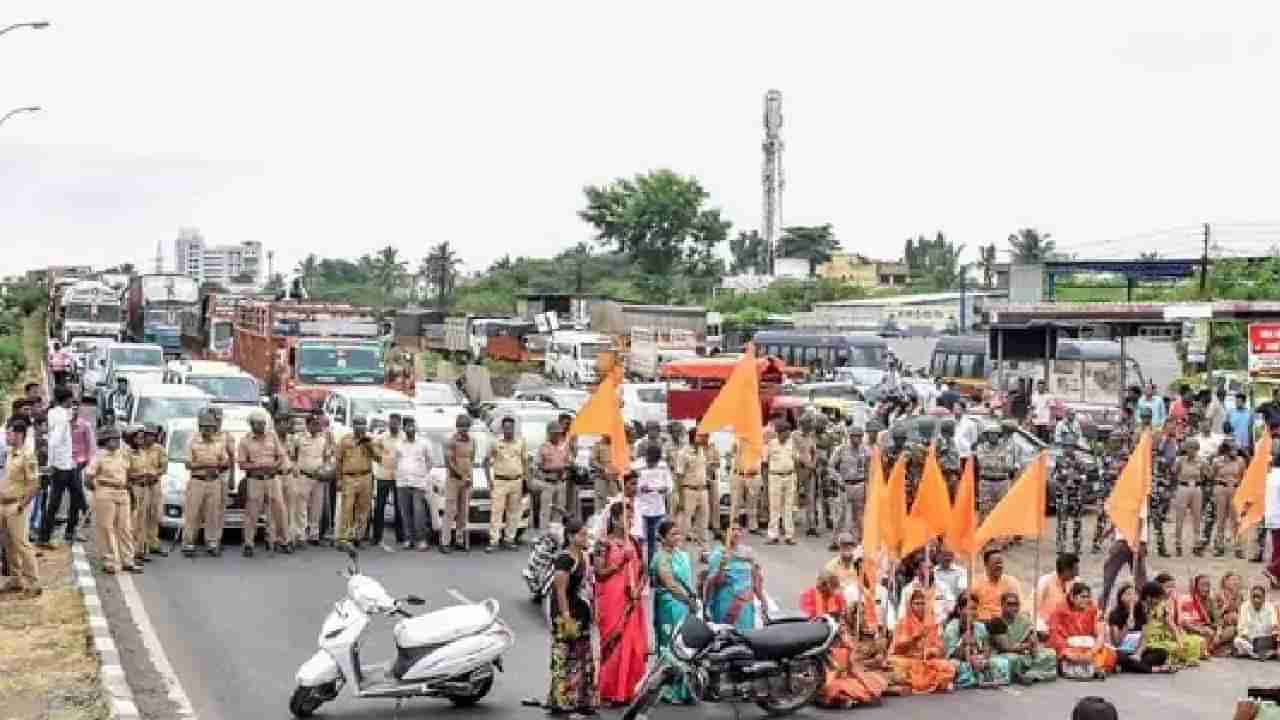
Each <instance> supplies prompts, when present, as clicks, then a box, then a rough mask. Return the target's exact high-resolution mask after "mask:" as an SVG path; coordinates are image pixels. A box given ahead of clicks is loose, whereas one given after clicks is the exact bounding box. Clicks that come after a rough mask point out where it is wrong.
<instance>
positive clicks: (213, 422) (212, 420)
mask: <svg viewBox="0 0 1280 720" xmlns="http://www.w3.org/2000/svg"><path fill="white" fill-rule="evenodd" d="M197 424H198V425H199V426H200V427H201V428H206V427H209V428H216V427H218V416H217V415H214V414H213V413H212V412H210V411H209V410H205V411H204V412H202V413H200V418H199V420H197Z"/></svg>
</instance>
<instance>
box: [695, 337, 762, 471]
mask: <svg viewBox="0 0 1280 720" xmlns="http://www.w3.org/2000/svg"><path fill="white" fill-rule="evenodd" d="M726 427H732V428H733V432H734V434H735V435H736V436H737V438H738V447H739V448H740V450H739V454H738V469H739V470H754V469H757V468H759V467H760V460H761V458H763V457H764V420H763V418H761V417H760V368H759V366H758V365H757V360H756V352H755V348H754V347H753V346H752V344H751V343H747V347H746V348H745V349H743V351H742V359H741V360H739V361H738V364H737V365H734V367H733V371H732V372H730V373H729V377H728V379H726V380H725V382H724V386H723V387H721V388H720V392H719V393H717V394H716V397H715V399H714V400H712V401H711V406H710V407H708V408H707V412H706V414H705V415H703V416H702V421H701V422H699V423H698V432H700V433H706V434H708V435H710V434H711V433H713V432H718V431H720V430H723V429H725V428H726Z"/></svg>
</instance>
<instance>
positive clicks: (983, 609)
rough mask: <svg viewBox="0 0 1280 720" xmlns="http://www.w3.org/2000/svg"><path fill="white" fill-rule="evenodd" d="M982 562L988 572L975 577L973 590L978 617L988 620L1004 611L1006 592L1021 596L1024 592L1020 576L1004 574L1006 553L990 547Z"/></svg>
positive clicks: (983, 555) (984, 620)
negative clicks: (976, 602) (1003, 602)
mask: <svg viewBox="0 0 1280 720" xmlns="http://www.w3.org/2000/svg"><path fill="white" fill-rule="evenodd" d="M982 564H983V567H984V568H985V569H986V572H985V573H982V574H981V575H980V576H979V577H977V578H975V579H974V582H973V587H972V588H971V591H972V592H973V594H974V597H976V598H977V600H978V619H979V620H981V621H983V622H986V621H988V620H991V619H993V618H997V617H999V616H1000V614H1001V613H1002V612H1003V611H1004V607H1003V604H1002V601H1003V599H1004V594H1005V593H1007V592H1014V593H1017V594H1018V597H1019V598H1021V597H1023V592H1022V583H1019V582H1018V578H1016V577H1013V576H1012V575H1005V574H1004V555H1003V554H1002V553H1001V552H1000V551H999V550H996V549H990V550H987V551H986V552H985V553H983V554H982ZM1024 602H1025V601H1024Z"/></svg>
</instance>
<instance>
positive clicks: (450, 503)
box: [440, 415, 559, 555]
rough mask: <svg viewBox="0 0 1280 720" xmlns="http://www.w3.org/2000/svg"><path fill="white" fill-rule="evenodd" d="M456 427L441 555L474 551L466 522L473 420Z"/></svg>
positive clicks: (449, 452) (448, 453) (461, 419)
mask: <svg viewBox="0 0 1280 720" xmlns="http://www.w3.org/2000/svg"><path fill="white" fill-rule="evenodd" d="M455 427H456V428H457V432H455V433H454V434H453V437H450V438H449V440H448V441H447V442H445V444H444V463H445V472H447V473H448V474H449V479H448V480H446V481H445V491H444V526H443V527H441V528H440V552H442V553H445V554H446V555H447V554H449V552H450V551H451V549H450V545H452V546H453V547H455V548H457V549H458V550H461V551H462V552H467V551H468V550H470V549H471V538H470V537H469V535H470V533H468V532H467V521H468V519H469V517H468V516H469V515H470V510H471V484H472V472H473V471H474V467H475V456H476V445H475V441H474V440H472V439H471V433H470V430H471V417H470V416H469V415H459V416H458V419H457V421H456V422H455ZM556 427H559V424H557V425H556ZM451 536H452V537H451Z"/></svg>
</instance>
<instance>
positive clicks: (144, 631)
mask: <svg viewBox="0 0 1280 720" xmlns="http://www.w3.org/2000/svg"><path fill="white" fill-rule="evenodd" d="M119 581H120V592H121V594H122V595H124V602H125V604H126V605H128V606H129V614H130V615H131V616H133V624H134V625H136V626H137V628H138V634H139V635H140V636H141V637H142V644H143V646H144V647H146V649H147V653H148V654H149V655H150V656H151V662H152V664H154V665H155V668H156V672H158V673H160V677H161V679H163V680H164V683H165V685H167V686H168V687H169V693H168V694H169V699H170V700H172V701H173V703H174V704H175V705H177V706H178V717H180V718H189V719H190V720H197V715H196V711H195V710H194V709H193V708H192V707H191V699H190V698H188V697H187V693H186V691H185V690H183V689H182V683H181V682H179V681H178V676H177V674H176V673H174V672H173V666H172V665H170V664H169V657H168V656H167V655H165V654H164V647H163V646H161V645H160V638H159V637H157V636H156V631H155V628H153V627H152V626H151V617H150V616H149V615H147V609H146V607H144V606H143V604H142V596H141V595H139V594H138V588H137V587H136V586H135V585H134V584H133V578H132V577H131V576H129V575H128V574H121V575H120V576H119Z"/></svg>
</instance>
